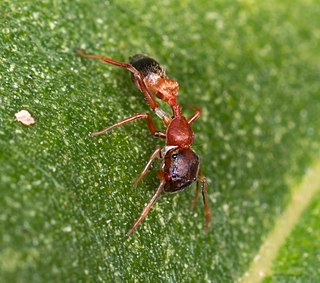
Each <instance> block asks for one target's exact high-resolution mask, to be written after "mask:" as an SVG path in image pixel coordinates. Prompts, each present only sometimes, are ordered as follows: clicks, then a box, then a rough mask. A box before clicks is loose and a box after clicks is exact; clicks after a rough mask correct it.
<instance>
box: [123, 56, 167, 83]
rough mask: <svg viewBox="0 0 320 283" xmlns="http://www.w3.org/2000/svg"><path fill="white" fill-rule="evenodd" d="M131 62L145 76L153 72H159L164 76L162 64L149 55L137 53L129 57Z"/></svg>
mask: <svg viewBox="0 0 320 283" xmlns="http://www.w3.org/2000/svg"><path fill="white" fill-rule="evenodd" d="M129 62H130V64H131V65H132V66H133V67H135V68H136V69H137V70H138V71H139V73H140V74H141V75H142V77H143V78H144V77H146V76H148V75H151V74H158V75H159V76H161V77H163V76H164V72H163V69H162V68H161V66H160V64H159V63H158V62H157V61H156V60H154V59H152V58H150V57H148V56H145V55H142V54H136V55H133V56H131V57H130V58H129Z"/></svg>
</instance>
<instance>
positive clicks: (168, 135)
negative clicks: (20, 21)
mask: <svg viewBox="0 0 320 283" xmlns="http://www.w3.org/2000/svg"><path fill="white" fill-rule="evenodd" d="M76 52H77V53H78V54H79V55H81V56H83V57H86V58H94V59H100V60H103V61H104V62H107V63H109V64H112V65H115V66H118V67H121V68H123V69H126V70H128V71H129V72H131V78H132V81H133V83H134V84H135V85H136V87H137V88H138V89H139V90H140V91H141V92H142V93H143V95H144V97H145V99H146V101H147V103H148V104H149V106H150V108H151V109H152V110H153V111H154V112H155V114H156V115H157V116H158V117H159V118H160V119H161V120H162V122H163V124H164V126H165V127H166V128H167V129H166V130H165V131H158V130H156V128H155V126H154V124H153V122H152V119H151V116H150V115H149V114H148V113H141V114H136V115H133V116H131V117H129V118H126V119H123V120H121V121H119V122H117V123H115V124H113V125H111V126H109V127H108V128H106V129H104V130H101V131H99V132H95V133H92V134H91V135H92V136H96V135H100V134H104V133H107V132H108V131H110V130H111V129H113V128H115V127H118V126H121V125H123V124H126V123H129V122H131V121H134V120H137V119H141V118H144V119H146V121H147V126H148V129H149V131H150V133H151V134H152V135H154V136H156V137H159V138H161V139H165V141H166V145H165V147H164V148H163V149H162V150H161V149H160V147H158V146H157V147H156V148H155V150H154V152H153V153H152V154H151V156H150V158H149V161H148V162H147V164H146V166H145V167H144V169H143V170H142V172H141V173H140V175H139V176H138V178H137V179H136V180H135V182H134V186H136V185H137V184H138V182H139V181H140V180H141V179H142V178H143V176H144V175H145V174H146V173H147V171H148V169H149V167H150V165H151V163H152V162H153V161H154V160H155V159H156V158H161V159H162V160H163V161H162V164H161V167H160V169H159V170H158V173H157V175H158V178H159V180H160V183H159V186H158V188H157V189H156V191H155V193H154V195H153V196H152V198H151V199H150V201H149V203H148V204H147V205H146V206H145V207H144V209H143V211H142V213H141V215H140V217H139V218H138V219H137V220H136V222H135V223H134V224H133V226H132V227H131V228H130V229H129V231H128V232H127V236H130V235H131V234H132V233H133V232H134V230H135V229H136V228H137V227H138V225H139V224H140V223H141V221H142V220H143V219H144V218H145V217H146V215H147V214H148V212H149V210H150V209H151V207H152V205H153V204H154V202H155V201H156V199H157V198H158V196H159V195H160V194H161V193H162V191H165V192H169V193H173V192H178V191H181V190H183V189H184V188H186V187H187V186H189V185H190V184H192V183H193V182H196V184H197V185H196V194H195V197H194V199H193V202H192V207H194V206H195V202H196V199H197V196H198V190H199V183H201V191H202V197H203V203H204V212H205V229H208V224H209V220H210V215H209V208H208V201H207V196H206V178H205V177H203V176H201V174H200V169H199V158H198V156H197V155H196V154H195V153H194V151H193V150H192V149H191V148H190V147H191V145H192V143H193V139H194V134H193V131H192V129H191V127H190V125H191V123H192V122H193V121H195V120H196V119H197V118H198V117H199V116H200V113H201V111H200V109H199V108H196V113H195V114H194V115H193V116H192V117H191V118H189V119H188V120H187V119H186V118H185V117H184V116H182V115H181V113H180V107H179V105H178V104H177V99H176V97H177V94H178V89H179V85H178V83H177V82H176V81H175V80H172V79H169V78H168V77H167V76H166V75H165V72H164V71H163V69H162V67H161V66H160V64H159V63H158V62H157V61H156V60H154V59H152V58H150V57H148V56H145V55H141V54H137V55H134V56H132V57H130V58H129V60H130V64H127V63H122V62H118V61H114V60H112V59H110V58H108V57H105V56H100V55H92V54H85V53H83V52H82V51H81V50H80V49H76ZM154 96H155V97H157V98H159V99H161V100H162V101H164V102H165V103H167V104H168V105H169V106H170V107H171V109H172V116H171V115H168V114H167V113H166V112H164V111H163V110H162V109H160V108H159V107H158V103H157V102H156V100H155V98H154Z"/></svg>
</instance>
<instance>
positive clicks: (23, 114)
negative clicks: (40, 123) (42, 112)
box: [14, 110, 35, 126]
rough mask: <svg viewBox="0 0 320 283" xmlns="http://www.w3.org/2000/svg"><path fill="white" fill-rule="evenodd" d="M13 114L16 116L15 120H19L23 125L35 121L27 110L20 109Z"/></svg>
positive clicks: (28, 124)
mask: <svg viewBox="0 0 320 283" xmlns="http://www.w3.org/2000/svg"><path fill="white" fill-rule="evenodd" d="M14 115H15V116H16V120H17V121H18V122H21V123H22V124H23V125H26V126H30V125H32V124H34V123H35V119H34V118H33V117H32V116H31V114H30V113H29V112H28V111H27V110H21V111H19V112H18V113H16V114H14Z"/></svg>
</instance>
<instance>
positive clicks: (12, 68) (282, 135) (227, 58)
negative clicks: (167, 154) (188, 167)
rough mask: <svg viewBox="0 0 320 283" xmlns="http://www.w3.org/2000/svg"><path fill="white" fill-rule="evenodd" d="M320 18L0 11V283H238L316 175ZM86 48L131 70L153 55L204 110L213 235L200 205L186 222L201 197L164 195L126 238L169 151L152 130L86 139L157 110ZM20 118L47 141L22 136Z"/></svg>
mask: <svg viewBox="0 0 320 283" xmlns="http://www.w3.org/2000/svg"><path fill="white" fill-rule="evenodd" d="M318 12H319V6H318V4H317V2H316V1H312V0H311V1H308V2H307V3H305V1H295V3H294V5H293V4H292V3H291V2H286V1H281V2H280V3H279V2H278V1H268V2H267V3H265V2H261V3H260V2H257V3H255V2H252V1H238V2H233V1H229V2H228V1H227V2H226V1H214V2H212V1H211V2H209V1H197V2H195V1H194V2H191V1H189V2H188V1H163V2H160V1H151V0H150V1H144V2H141V3H137V1H121V3H113V1H90V3H89V2H88V3H87V2H86V1H42V2H39V3H36V2H31V1H7V0H5V1H2V2H1V4H0V15H1V20H0V125H1V127H0V207H1V215H0V218H1V220H0V223H1V225H0V236H1V237H0V239H1V242H0V272H1V279H3V281H4V282H20V281H21V282H75V281H76V282H79V281H88V282H91V281H93V282H97V281H102V282H114V281H115V282H133V281H135V282H151V281H152V282H207V281H211V282H233V281H237V280H239V279H240V278H242V277H243V276H244V274H245V273H246V272H247V271H248V270H249V267H250V265H251V263H252V261H253V260H254V257H255V255H256V254H257V253H259V248H260V246H262V245H263V243H264V239H265V238H266V237H267V235H268V233H269V232H270V231H272V230H273V228H274V226H275V223H277V220H278V219H279V217H280V216H281V213H282V211H284V210H285V209H286V207H288V206H290V205H292V201H291V198H290V197H291V195H292V194H293V191H294V187H296V186H298V184H299V183H300V181H301V180H302V178H303V176H304V174H305V172H306V170H307V168H308V167H310V166H312V164H314V163H313V162H315V161H317V160H319V149H320V143H319V137H320V132H319V122H320V121H319V113H320V104H319V59H320V58H319V57H320V56H319V54H320V53H319V49H320V47H319V44H318V42H319V34H320V28H319V25H318ZM75 47H79V48H82V49H84V50H85V51H86V52H90V53H94V54H101V55H106V56H109V57H111V58H113V59H115V60H119V61H123V62H125V61H127V58H128V57H129V56H130V55H132V54H135V53H146V54H148V55H150V56H151V57H154V58H156V59H157V60H158V61H159V62H160V63H162V64H163V65H164V66H165V67H166V70H167V74H168V75H169V77H170V78H174V79H176V80H177V81H178V82H179V84H180V90H179V96H178V101H179V103H180V104H181V106H182V108H183V114H184V115H185V116H187V117H189V116H191V115H192V113H193V112H192V110H191V108H190V106H192V105H196V106H199V107H201V108H202V110H203V113H202V116H201V117H200V118H199V119H198V120H197V121H196V122H195V123H194V124H193V125H192V127H193V130H194V133H195V142H194V145H193V148H194V150H195V151H196V152H197V153H198V155H199V157H200V159H201V168H202V172H203V174H204V175H205V176H206V177H207V180H208V197H209V206H210V211H211V222H210V227H209V231H208V232H207V233H205V232H204V230H203V224H204V213H203V207H202V203H201V202H200V200H198V204H197V207H196V208H195V210H190V204H191V201H192V198H193V194H194V187H193V186H192V187H190V188H189V189H187V190H185V191H184V192H181V193H179V194H174V195H171V194H168V195H165V194H164V195H163V196H162V197H161V198H159V199H158V201H157V203H156V204H155V205H154V206H153V208H152V210H151V211H150V212H149V214H148V216H147V217H146V219H145V220H144V221H143V223H142V224H141V225H140V226H139V228H138V229H137V231H136V232H135V233H134V234H133V235H132V236H131V237H129V238H127V237H126V236H125V232H126V231H127V230H128V229H129V228H130V226H131V225H132V224H133V222H134V221H135V220H136V218H137V217H138V216H139V214H140V212H141V210H142V209H143V207H144V205H145V203H146V202H147V201H148V200H149V199H150V197H151V196H152V194H153V193H154V191H155V188H156V187H157V184H158V180H157V178H156V171H157V168H158V166H159V163H155V164H154V165H153V166H152V168H151V170H150V172H149V174H148V175H147V176H146V177H145V178H144V180H143V181H142V182H141V184H139V186H138V188H132V182H133V181H134V179H135V177H136V176H137V175H138V174H139V172H140V170H141V169H142V168H143V166H144V164H145V162H146V161H147V159H148V157H149V155H150V154H151V152H152V150H153V149H154V148H155V146H156V145H161V146H164V144H163V143H162V142H161V141H159V140H157V139H155V138H154V137H152V136H150V134H149V132H148V130H147V127H146V125H145V122H144V121H135V122H133V123H132V124H130V125H125V126H123V127H121V128H118V129H115V130H113V131H112V132H110V133H109V134H108V135H104V136H99V137H89V136H88V133H89V132H92V131H97V130H100V129H103V128H105V127H107V126H108V125H111V124H113V123H115V122H116V121H118V120H120V119H122V118H125V117H129V116H131V115H133V114H134V113H144V112H146V111H149V109H148V106H147V104H146V102H145V100H144V98H143V96H142V94H141V93H139V91H138V90H137V89H136V88H135V87H134V85H133V84H132V82H131V79H130V76H129V74H128V72H126V71H124V70H121V69H119V68H115V67H112V66H109V65H107V64H104V63H103V62H99V61H94V60H90V59H85V58H81V57H79V56H78V55H77V54H75V53H74V52H73V49H74V48H75ZM161 105H162V106H163V104H161ZM163 107H164V109H167V108H166V107H165V106H163ZM22 109H26V110H28V111H29V112H30V113H31V114H32V116H33V117H34V118H35V120H36V123H35V125H32V126H24V125H22V124H21V123H19V122H17V121H15V118H14V114H15V113H17V112H18V111H20V110H22ZM150 112H151V111H150ZM152 115H153V114H152ZM152 117H153V118H154V120H156V116H155V115H153V116H152ZM156 125H157V127H158V128H160V127H161V123H160V122H159V121H157V122H156ZM288 179H290V180H293V182H288V181H287V180H288ZM317 187H318V188H320V184H319V186H317ZM310 205H311V207H313V206H312V204H310ZM306 213H308V212H306ZM310 217H313V218H314V221H315V222H313V223H316V222H317V221H319V215H318V214H317V213H312V212H311V216H310ZM304 218H305V216H302V219H304ZM299 227H301V226H297V229H298V230H299V231H300V234H301V230H302V228H299ZM312 227H316V226H315V225H313V224H312ZM283 229H284V230H286V229H287V228H286V227H283ZM294 231H295V230H294ZM293 233H294V234H293V236H292V237H297V236H296V235H295V232H293ZM299 237H303V235H299ZM306 239H308V238H307V235H306ZM294 245H296V244H294ZM286 247H287V246H284V247H283V249H286ZM318 247H319V245H318ZM279 248H280V247H279ZM284 253H285V252H283V251H282V250H281V251H280V255H281V254H284ZM316 259H317V257H315V258H312V259H311V260H312V263H311V264H310V266H314V267H315V266H317V265H316V263H315V262H316ZM275 266H277V261H276V262H275ZM288 268H290V264H289V265H288ZM276 272H277V267H275V273H276ZM312 274H315V275H317V273H316V272H315V273H312ZM270 276H272V275H270ZM312 276H313V275H312ZM284 278H285V279H286V278H290V277H286V275H284ZM304 278H305V281H306V282H308V277H304Z"/></svg>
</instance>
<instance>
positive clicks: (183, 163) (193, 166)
mask: <svg viewBox="0 0 320 283" xmlns="http://www.w3.org/2000/svg"><path fill="white" fill-rule="evenodd" d="M198 168H199V158H198V156H197V155H196V154H195V153H194V152H193V151H192V150H191V149H190V148H178V149H173V150H170V151H169V152H168V153H167V154H166V156H165V158H164V177H165V180H166V184H165V188H164V191H165V192H176V191H180V190H182V189H183V188H185V187H187V186H189V185H190V184H192V183H193V182H194V181H196V180H197V174H198Z"/></svg>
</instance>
